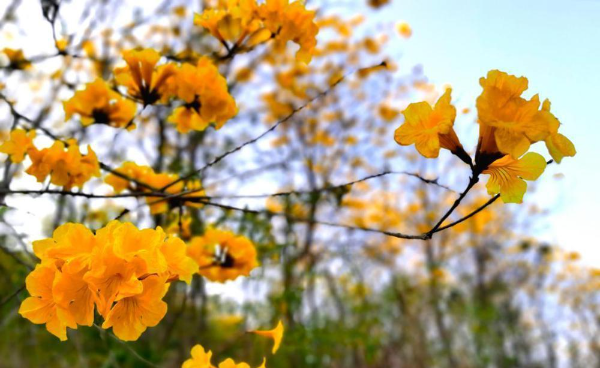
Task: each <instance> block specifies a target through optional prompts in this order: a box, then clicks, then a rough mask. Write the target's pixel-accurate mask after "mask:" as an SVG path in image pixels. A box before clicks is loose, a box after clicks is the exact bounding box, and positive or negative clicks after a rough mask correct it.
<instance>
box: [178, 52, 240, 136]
mask: <svg viewBox="0 0 600 368" xmlns="http://www.w3.org/2000/svg"><path fill="white" fill-rule="evenodd" d="M175 84H176V86H177V88H176V91H175V94H176V96H177V97H178V98H179V99H181V100H183V102H184V105H182V106H179V107H177V108H175V110H173V112H172V113H171V115H170V116H169V118H168V119H167V120H168V121H169V122H170V123H172V124H175V126H176V128H177V130H178V131H179V132H180V133H187V132H189V131H190V130H205V129H206V128H207V127H208V126H209V125H210V124H211V123H213V124H215V128H216V129H220V128H221V127H222V126H223V125H224V124H225V122H226V121H227V120H229V119H231V118H232V117H234V116H235V115H236V114H237V106H236V103H235V100H234V99H233V97H232V96H231V95H230V94H229V92H228V90H227V81H226V80H225V78H224V77H223V76H222V75H221V74H220V73H219V70H218V69H217V67H216V66H215V65H214V64H213V63H212V62H211V61H210V59H208V58H207V57H203V58H201V59H200V60H199V61H198V64H197V65H196V66H194V65H191V64H187V63H186V64H183V65H182V66H181V67H180V68H179V69H178V71H177V74H176V80H175Z"/></svg>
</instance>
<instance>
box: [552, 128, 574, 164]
mask: <svg viewBox="0 0 600 368" xmlns="http://www.w3.org/2000/svg"><path fill="white" fill-rule="evenodd" d="M546 148H548V152H549V153H550V155H551V156H552V158H553V159H554V161H556V162H557V163H559V164H560V162H561V161H562V159H563V157H565V156H566V157H573V156H575V154H576V153H577V151H576V150H575V145H574V144H573V142H571V141H570V140H569V138H567V137H565V136H564V135H562V134H560V133H556V134H552V135H550V136H549V137H548V138H546Z"/></svg>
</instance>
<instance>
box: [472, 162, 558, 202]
mask: <svg viewBox="0 0 600 368" xmlns="http://www.w3.org/2000/svg"><path fill="white" fill-rule="evenodd" d="M545 169H546V160H545V159H544V157H542V155H539V154H537V153H534V152H529V153H527V154H526V155H525V156H523V157H522V158H520V159H518V160H515V159H514V158H512V157H511V156H510V155H506V156H504V157H502V158H501V159H499V160H496V161H494V162H493V163H492V164H491V165H489V167H488V168H487V169H486V170H484V171H483V174H489V175H490V178H489V180H488V182H487V185H486V187H487V190H488V193H489V194H491V195H495V194H498V193H500V198H502V201H503V202H504V203H522V202H523V196H524V195H525V192H526V191H527V183H526V182H525V180H536V179H537V178H538V177H539V176H540V175H542V173H543V172H544V170H545Z"/></svg>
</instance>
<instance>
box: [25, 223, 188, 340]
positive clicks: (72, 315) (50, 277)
mask: <svg viewBox="0 0 600 368" xmlns="http://www.w3.org/2000/svg"><path fill="white" fill-rule="evenodd" d="M33 250H34V252H35V255H36V256H37V257H39V258H40V260H41V264H40V265H38V266H37V267H36V269H35V270H34V271H33V272H32V273H31V274H30V275H29V276H28V278H27V280H28V281H27V289H28V290H29V292H30V294H31V297H30V298H28V299H26V300H25V301H24V302H23V304H22V305H21V309H20V313H21V314H22V315H23V317H25V318H28V319H30V320H31V321H32V322H34V323H46V324H47V328H48V330H49V331H50V332H51V333H53V334H55V335H57V336H59V337H60V338H61V339H63V340H64V339H66V327H70V328H77V325H87V326H91V325H92V323H93V320H94V307H96V308H97V311H98V314H99V315H100V316H101V317H103V318H105V321H104V324H103V327H104V328H109V327H113V331H114V333H115V334H116V335H117V336H118V337H119V338H121V339H123V340H135V339H137V338H138V337H139V336H140V334H141V333H142V332H143V331H144V330H145V329H146V328H147V327H152V326H155V325H156V324H157V323H158V322H159V321H160V320H161V319H162V317H163V316H164V314H165V313H166V308H167V306H166V304H165V303H164V302H163V301H162V298H163V296H164V295H165V293H166V292H167V289H168V286H169V282H171V281H175V280H178V279H182V280H185V281H186V282H188V283H189V282H190V281H191V278H192V275H193V274H194V273H196V272H197V270H198V266H197V264H196V262H195V261H194V260H192V259H191V258H190V257H188V256H187V255H186V251H187V246H186V245H185V243H184V242H183V241H182V240H181V239H179V238H166V234H165V233H164V232H163V231H162V229H161V228H160V227H158V228H156V230H153V229H143V230H140V229H138V228H136V227H135V226H134V225H133V224H130V223H121V222H119V221H111V222H110V223H109V224H108V225H107V226H105V227H103V228H101V229H99V230H98V231H97V232H96V234H94V233H92V232H91V231H90V230H89V229H88V228H86V227H85V226H83V225H81V224H73V223H68V224H64V225H62V226H60V227H58V228H57V229H56V230H55V231H54V233H53V235H52V238H49V239H43V240H38V241H35V242H34V243H33Z"/></svg>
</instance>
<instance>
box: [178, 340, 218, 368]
mask: <svg viewBox="0 0 600 368" xmlns="http://www.w3.org/2000/svg"><path fill="white" fill-rule="evenodd" d="M191 354H192V357H191V358H190V359H188V360H186V361H185V362H183V365H182V366H181V368H214V366H213V365H212V364H211V362H210V360H211V358H212V351H210V350H209V351H205V350H204V348H203V347H202V345H199V344H196V345H195V346H194V347H193V348H192V351H191Z"/></svg>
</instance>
